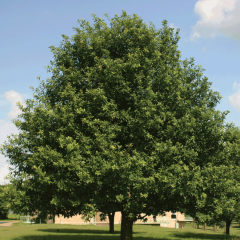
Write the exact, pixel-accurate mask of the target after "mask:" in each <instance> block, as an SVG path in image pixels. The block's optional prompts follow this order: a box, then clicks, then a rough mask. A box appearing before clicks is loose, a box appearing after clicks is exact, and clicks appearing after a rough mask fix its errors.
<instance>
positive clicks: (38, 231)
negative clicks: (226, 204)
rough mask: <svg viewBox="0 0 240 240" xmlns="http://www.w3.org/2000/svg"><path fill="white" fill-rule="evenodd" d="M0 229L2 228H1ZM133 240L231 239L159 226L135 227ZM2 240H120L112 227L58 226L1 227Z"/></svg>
mask: <svg viewBox="0 0 240 240" xmlns="http://www.w3.org/2000/svg"><path fill="white" fill-rule="evenodd" d="M0 225H1V224H0ZM230 231H231V234H234V235H237V236H239V238H234V240H235V239H238V240H240V227H238V226H237V225H236V226H232V227H231V230H230ZM133 232H134V233H133V238H134V240H144V239H146V240H155V239H159V240H168V239H178V240H200V239H209V240H210V239H219V240H221V239H233V238H230V237H227V236H226V235H224V234H223V230H218V232H217V233H214V232H213V228H210V227H209V228H208V229H207V231H206V232H205V231H204V230H203V228H200V229H194V228H193V227H192V226H191V225H190V224H188V225H187V226H186V228H185V229H172V228H161V227H159V226H158V225H155V226H149V225H134V226H133ZM0 239H1V240H35V239H36V240H77V239H78V240H79V239H83V240H119V239H120V225H115V234H109V233H108V227H102V226H94V225H85V226H83V225H78V226H77V225H61V224H27V223H21V222H19V223H14V224H13V225H12V227H0Z"/></svg>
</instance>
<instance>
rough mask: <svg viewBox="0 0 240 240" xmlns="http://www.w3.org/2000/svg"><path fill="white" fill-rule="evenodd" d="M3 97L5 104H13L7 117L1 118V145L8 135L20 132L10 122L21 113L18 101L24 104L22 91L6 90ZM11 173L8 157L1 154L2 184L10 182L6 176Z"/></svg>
mask: <svg viewBox="0 0 240 240" xmlns="http://www.w3.org/2000/svg"><path fill="white" fill-rule="evenodd" d="M2 97H4V98H5V100H4V101H2V103H3V104H4V105H5V104H7V103H10V104H11V108H10V112H8V113H7V118H5V119H0V133H1V134H0V145H1V144H3V143H4V141H7V140H8V139H7V136H10V135H11V134H18V133H19V130H18V129H17V127H16V126H15V125H14V124H13V123H12V122H10V119H13V118H16V117H17V116H18V115H19V114H21V110H20V109H19V108H18V106H17V105H16V103H17V102H20V103H21V104H23V105H24V106H25V104H24V100H23V95H21V94H20V93H18V92H16V91H14V90H11V91H8V92H5V94H2ZM8 174H9V170H8V163H7V158H6V157H5V156H3V155H2V154H0V184H4V182H5V183H7V182H9V181H8V180H5V179H4V178H5V177H6V176H7V175H8Z"/></svg>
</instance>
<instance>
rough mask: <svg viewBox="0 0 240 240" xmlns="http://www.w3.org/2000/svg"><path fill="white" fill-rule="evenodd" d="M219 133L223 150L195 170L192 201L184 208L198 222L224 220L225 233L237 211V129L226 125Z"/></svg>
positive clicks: (239, 192)
mask: <svg viewBox="0 0 240 240" xmlns="http://www.w3.org/2000/svg"><path fill="white" fill-rule="evenodd" d="M223 135H224V138H223V140H222V141H223V142H224V149H223V150H221V152H219V154H218V158H217V159H216V161H215V162H214V164H215V165H214V164H213V163H208V164H207V165H206V166H204V167H203V168H202V169H199V171H198V173H197V175H198V181H197V182H196V183H195V189H191V192H192V195H193V196H194V197H196V199H195V200H194V201H195V202H196V204H195V205H194V206H193V208H188V209H186V210H185V211H186V212H188V213H190V214H192V215H194V216H195V217H196V218H197V219H198V221H199V222H202V223H204V222H207V223H209V224H214V223H217V224H218V225H222V222H223V221H224V222H225V223H226V234H228V235H229V234H230V225H231V223H232V221H233V220H234V219H235V218H236V217H237V216H238V215H239V214H240V208H239V206H240V130H239V129H238V128H236V127H233V126H232V125H229V126H226V127H225V131H224V132H223ZM195 174H196V173H195Z"/></svg>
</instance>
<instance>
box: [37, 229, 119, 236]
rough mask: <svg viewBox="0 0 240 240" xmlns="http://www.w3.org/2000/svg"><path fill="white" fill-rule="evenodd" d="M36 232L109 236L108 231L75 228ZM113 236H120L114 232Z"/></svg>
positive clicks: (117, 232)
mask: <svg viewBox="0 0 240 240" xmlns="http://www.w3.org/2000/svg"><path fill="white" fill-rule="evenodd" d="M37 231H41V232H45V233H48V232H49V233H78V234H84V233H86V234H94V235H95V234H97V235H101V234H109V233H108V229H104V230H99V229H77V228H72V229H71V228H59V229H58V228H49V229H38V230H37ZM113 234H120V231H114V233H113Z"/></svg>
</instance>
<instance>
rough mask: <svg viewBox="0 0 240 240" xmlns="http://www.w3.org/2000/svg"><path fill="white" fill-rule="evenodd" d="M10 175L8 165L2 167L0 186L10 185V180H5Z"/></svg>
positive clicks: (0, 168)
mask: <svg viewBox="0 0 240 240" xmlns="http://www.w3.org/2000/svg"><path fill="white" fill-rule="evenodd" d="M8 174H9V169H8V164H5V165H3V167H0V185H3V184H5V183H9V180H7V179H5V177H6V176H7V175H8Z"/></svg>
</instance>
